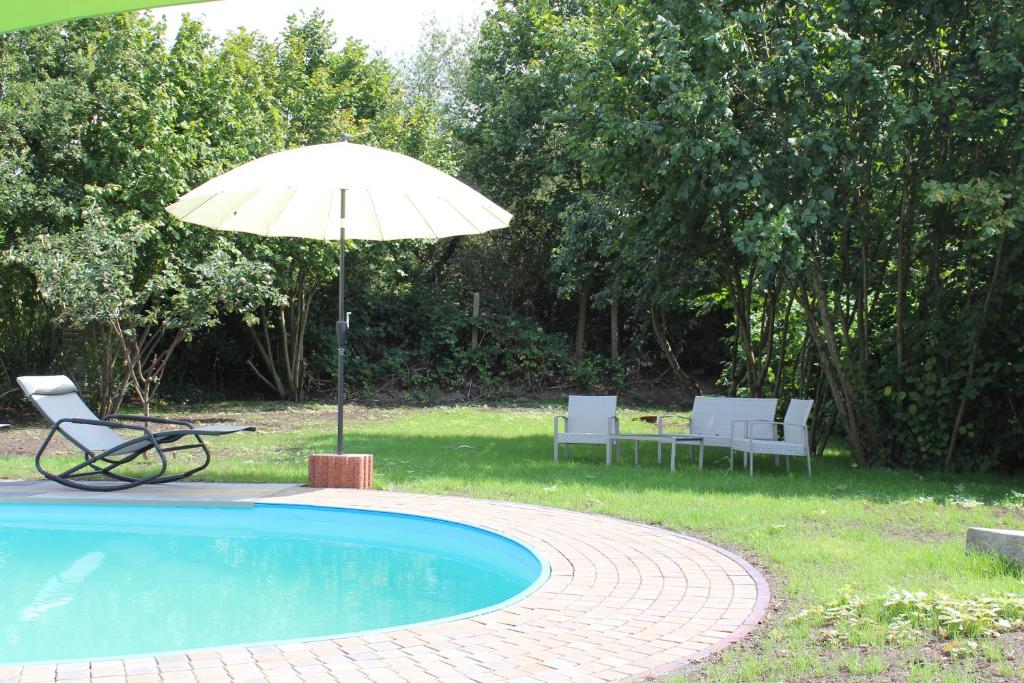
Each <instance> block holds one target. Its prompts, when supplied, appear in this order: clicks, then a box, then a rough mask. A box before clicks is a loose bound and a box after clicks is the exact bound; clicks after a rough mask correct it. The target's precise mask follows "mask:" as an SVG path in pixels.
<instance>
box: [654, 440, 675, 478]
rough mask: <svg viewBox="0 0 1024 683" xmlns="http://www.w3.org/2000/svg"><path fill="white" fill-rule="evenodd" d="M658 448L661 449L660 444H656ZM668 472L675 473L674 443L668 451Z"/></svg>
mask: <svg viewBox="0 0 1024 683" xmlns="http://www.w3.org/2000/svg"><path fill="white" fill-rule="evenodd" d="M658 448H661V444H658ZM669 470H670V471H672V472H675V471H676V442H675V441H673V442H672V448H671V449H670V450H669Z"/></svg>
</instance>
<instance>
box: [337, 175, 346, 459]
mask: <svg viewBox="0 0 1024 683" xmlns="http://www.w3.org/2000/svg"><path fill="white" fill-rule="evenodd" d="M339 208H340V209H341V234H340V235H339V236H338V328H337V332H338V454H339V455H341V454H342V453H344V452H345V450H344V445H345V435H344V431H345V430H344V425H345V335H346V333H347V332H348V319H347V318H346V317H345V190H342V191H341V206H340V207H339Z"/></svg>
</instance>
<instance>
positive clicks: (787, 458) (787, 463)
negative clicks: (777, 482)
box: [776, 455, 789, 472]
mask: <svg viewBox="0 0 1024 683" xmlns="http://www.w3.org/2000/svg"><path fill="white" fill-rule="evenodd" d="M776 464H778V463H776ZM786 471H787V472H789V456H788V455H787V456H786Z"/></svg>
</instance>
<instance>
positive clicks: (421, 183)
mask: <svg viewBox="0 0 1024 683" xmlns="http://www.w3.org/2000/svg"><path fill="white" fill-rule="evenodd" d="M167 211H169V212H170V213H171V214H172V215H174V216H176V217H178V218H180V219H181V220H183V221H188V222H189V223H196V224H198V225H205V226H206V227H209V228H214V229H217V230H229V231H235V232H249V233H254V234H257V235H264V236H267V237H306V238H310V239H319V240H337V241H338V269H339V272H338V323H337V336H338V453H342V452H344V451H343V446H344V417H343V413H344V396H345V385H344V378H345V335H346V333H347V332H348V318H347V316H346V315H345V240H346V239H360V240H395V239H413V238H420V239H424V238H425V239H437V238H439V237H451V236H454V235H467V234H475V233H482V232H487V231H488V230H495V229H497V228H504V227H506V226H507V225H508V223H509V221H510V220H511V219H512V214H510V213H509V212H507V211H505V210H504V209H502V208H501V207H500V206H498V205H497V204H495V203H494V202H492V201H490V200H489V199H487V198H486V197H484V196H483V195H481V194H480V193H479V192H477V191H476V190H474V189H472V188H470V187H469V186H467V185H464V184H463V183H461V182H459V181H458V180H456V179H455V178H453V177H451V176H450V175H448V174H447V173H444V172H443V171H439V170H437V169H436V168H433V167H431V166H428V165H427V164H424V163H422V162H420V161H417V160H416V159H413V158H411V157H407V156H405V155H403V154H398V153H396V152H389V151H387V150H383V149H378V148H376V147H369V146H366V145H358V144H355V143H351V142H347V141H346V142H336V143H331V144H325V145H312V146H309V147H299V148H297V149H291V150H288V151H285V152H277V153H276V154H270V155H268V156H265V157H261V158H259V159H255V160H253V161H250V162H248V163H246V164H243V165H241V166H239V167H237V168H235V169H232V170H230V171H228V172H227V173H224V174H223V175H220V176H218V177H216V178H214V179H213V180H210V181H208V182H206V183H204V184H202V185H200V186H199V187H197V188H196V189H194V190H192V191H191V192H189V193H188V194H186V195H184V196H183V197H181V198H180V199H179V200H178V201H177V202H175V203H174V204H171V205H170V206H168V207H167Z"/></svg>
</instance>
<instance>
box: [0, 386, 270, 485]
mask: <svg viewBox="0 0 1024 683" xmlns="http://www.w3.org/2000/svg"><path fill="white" fill-rule="evenodd" d="M18 386H20V387H21V390H22V391H24V392H25V395H26V396H28V398H29V399H30V400H31V401H32V404H33V405H34V406H35V407H36V409H37V410H39V412H40V413H42V414H43V417H45V418H46V419H47V420H48V421H49V422H50V424H51V425H53V426H52V428H51V429H50V432H49V433H48V434H47V435H46V438H45V439H43V443H42V445H41V446H40V447H39V451H38V452H36V469H37V470H39V473H40V474H42V475H43V476H44V477H46V478H47V479H50V480H51V481H55V482H57V483H58V484H63V485H64V486H70V487H71V488H75V489H81V490H83V491H122V490H124V489H130V488H133V487H135V486H141V485H142V484H163V483H166V482H169V481H178V480H179V479H184V478H185V477H189V476H192V475H193V474H195V473H196V472H199V471H200V470H203V469H205V468H206V466H207V465H209V464H210V450H209V449H208V448H207V447H206V443H204V442H203V439H202V437H204V436H222V435H224V434H234V433H236V432H242V431H254V429H253V428H252V427H247V426H243V425H217V426H211V427H198V428H197V427H195V426H194V425H192V424H191V423H189V422H185V421H184V420H168V419H165V418H159V417H144V416H142V415H110V416H108V417H106V418H104V419H102V420H101V419H100V418H98V417H96V414H95V413H93V412H92V411H91V410H89V407H88V406H87V405H85V402H84V401H83V400H82V397H81V396H80V395H79V393H78V387H76V386H75V383H74V382H72V381H71V379H69V378H68V377H66V376H64V375H53V376H44V377H19V378H18ZM132 423H137V424H132ZM146 423H153V424H157V425H165V426H168V425H170V426H177V427H180V428H179V429H168V430H164V431H155V432H154V431H151V430H150V429H149V428H147V427H145V426H143V425H145V424H146ZM115 429H121V430H131V431H133V432H138V433H139V436H135V437H134V438H123V437H122V436H120V435H119V434H118V433H117V432H115V431H114V430H115ZM57 432H60V433H61V435H62V436H64V437H65V438H66V439H67V440H68V441H70V442H71V443H73V444H74V445H76V446H78V447H79V448H80V449H82V451H84V452H85V458H84V460H83V461H82V462H81V463H79V464H77V465H75V466H73V467H69V468H68V469H66V470H64V471H63V472H60V473H54V472H50V471H48V470H46V469H45V468H44V467H43V465H42V458H43V453H44V452H45V451H46V447H47V446H49V445H50V441H51V440H52V439H53V437H54V435H55V434H56V433H57ZM181 439H187V442H186V443H184V444H178V445H173V446H168V445H167V444H172V443H175V442H177V441H180V440H181ZM189 449H198V450H201V451H202V453H203V456H204V457H203V460H202V462H201V463H200V464H198V465H197V466H195V467H192V468H190V469H188V470H187V471H185V472H180V473H177V474H167V454H168V453H170V452H173V451H182V450H189ZM145 453H151V454H153V455H155V456H156V457H157V458H158V460H159V463H158V464H157V465H156V471H155V472H153V473H151V474H147V475H144V476H128V475H127V474H121V473H119V472H117V469H118V468H119V467H121V466H122V465H127V464H128V463H130V462H132V461H134V460H135V459H136V458H138V457H139V456H140V455H143V454H145ZM97 480H98V481H97Z"/></svg>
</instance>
